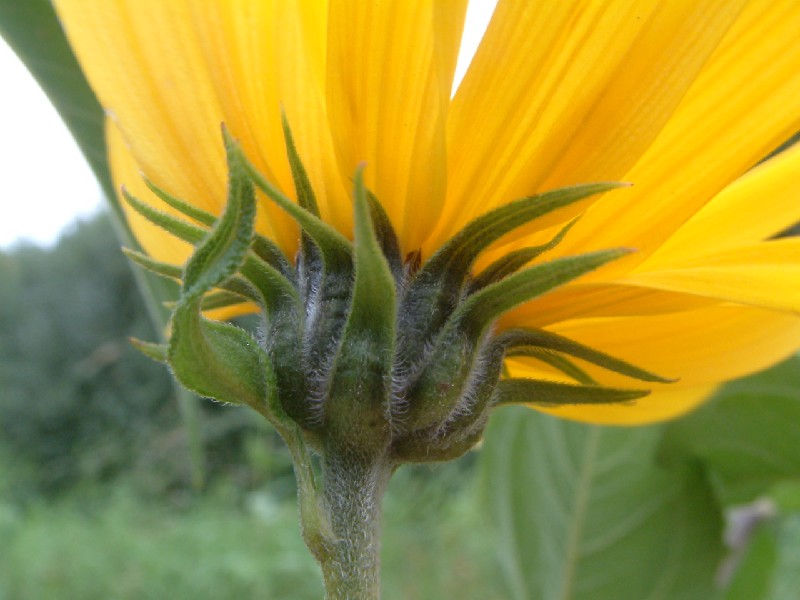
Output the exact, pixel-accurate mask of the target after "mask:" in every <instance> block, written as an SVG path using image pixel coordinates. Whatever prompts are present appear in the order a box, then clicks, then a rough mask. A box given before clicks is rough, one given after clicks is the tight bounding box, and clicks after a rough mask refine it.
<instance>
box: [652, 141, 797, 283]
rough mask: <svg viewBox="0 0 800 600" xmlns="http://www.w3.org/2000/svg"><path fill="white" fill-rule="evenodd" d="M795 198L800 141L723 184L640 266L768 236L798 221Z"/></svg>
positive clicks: (696, 254)
mask: <svg viewBox="0 0 800 600" xmlns="http://www.w3.org/2000/svg"><path fill="white" fill-rule="evenodd" d="M798 198H800V144H798V145H795V146H793V147H792V148H790V149H789V150H786V151H785V152H782V153H781V154H779V155H778V156H776V157H774V158H771V159H770V160H768V161H766V162H765V163H763V164H761V165H759V166H758V167H756V168H755V169H753V170H751V171H749V172H748V173H747V174H745V175H744V176H742V177H741V178H740V179H738V180H737V181H735V182H734V183H733V184H731V185H730V186H728V187H727V188H725V189H724V190H722V192H720V193H719V194H717V196H715V197H714V198H713V199H712V200H711V202H709V203H708V204H706V205H705V206H704V207H703V208H702V209H701V210H700V211H699V212H698V213H697V214H696V215H694V216H693V217H692V218H691V219H690V220H689V221H688V222H687V223H686V224H685V225H684V226H683V227H681V228H680V229H678V231H677V232H675V234H674V235H672V237H670V238H669V240H667V242H666V243H665V244H664V245H663V246H661V247H660V248H659V249H658V250H657V251H656V253H655V254H654V255H653V256H651V257H650V258H649V259H648V260H647V261H646V262H645V264H644V265H642V267H643V268H645V269H647V270H651V269H657V268H659V267H664V266H667V265H669V264H672V263H676V262H679V261H681V260H686V259H691V258H693V257H699V256H703V255H706V254H710V253H714V252H721V251H723V250H728V249H731V248H735V247H736V246H742V245H746V244H752V243H755V242H758V241H760V240H764V239H767V238H770V237H772V236H773V235H775V234H777V233H779V232H781V231H783V230H784V229H786V228H787V227H790V226H791V225H794V224H795V223H797V222H798V221H800V201H798Z"/></svg>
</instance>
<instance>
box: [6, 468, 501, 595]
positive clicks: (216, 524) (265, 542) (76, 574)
mask: <svg viewBox="0 0 800 600" xmlns="http://www.w3.org/2000/svg"><path fill="white" fill-rule="evenodd" d="M457 470H458V469H455V470H454V469H453V468H452V467H451V466H448V467H442V468H439V469H436V470H434V471H428V472H426V473H420V472H414V471H412V470H409V471H407V472H405V473H404V474H403V473H401V474H400V475H399V476H398V478H397V479H396V480H395V481H394V482H393V485H392V490H391V492H390V495H389V497H388V499H387V502H386V506H385V515H386V536H385V545H384V552H383V557H384V565H385V566H384V569H385V576H384V578H385V581H384V586H385V598H387V600H392V599H403V600H406V599H408V600H415V599H419V600H427V599H432V598H464V599H465V600H471V599H474V600H491V599H493V598H494V599H498V600H499V599H500V598H503V597H504V596H503V595H502V594H500V592H499V591H497V588H499V584H498V582H497V577H496V576H495V562H494V559H493V554H494V553H493V551H492V549H491V546H490V545H489V544H488V543H487V541H486V536H485V535H482V533H481V530H482V527H483V524H482V522H481V520H480V518H479V515H478V513H477V511H476V504H475V502H474V501H473V498H474V497H475V495H474V494H469V493H466V494H465V493H451V492H453V491H454V490H452V489H450V490H448V489H446V488H448V487H451V486H453V485H458V486H459V487H461V486H462V485H463V483H464V478H462V477H461V475H462V474H460V473H456V472H455V471H457ZM454 476H457V477H458V480H459V482H460V483H457V482H455V481H454ZM469 479H471V478H469ZM442 480H444V484H445V485H444V486H442V483H443V482H442ZM448 483H449V484H450V485H448ZM0 538H2V539H3V550H2V552H0V598H2V599H6V598H7V599H9V600H11V599H14V600H38V599H40V598H54V599H59V600H60V599H73V598H74V599H76V600H77V599H80V600H94V599H97V600H100V599H102V600H106V599H112V598H113V599H114V600H123V599H125V600H127V599H131V600H133V599H136V600H139V599H150V598H152V599H154V600H155V599H162V598H170V599H173V598H174V599H183V598H186V599H191V600H203V599H206V598H208V599H214V600H225V599H228V598H230V599H236V600H246V599H250V598H253V599H256V598H259V599H260V598H287V599H288V598H291V599H292V600H295V599H296V600H305V599H309V600H310V599H319V598H320V597H321V596H322V580H321V576H320V574H319V569H318V567H317V565H316V564H315V563H314V562H313V560H312V559H311V557H310V556H309V554H308V551H307V550H306V548H305V546H304V544H303V542H302V540H301V538H300V532H299V530H298V524H297V509H296V506H295V504H294V502H292V501H289V500H282V501H281V500H276V499H275V498H274V496H273V495H272V494H271V493H270V491H269V488H265V489H263V490H259V491H254V492H250V493H247V494H244V495H240V494H239V493H238V491H237V490H234V489H233V488H232V487H231V486H223V487H221V488H218V489H216V490H215V491H214V492H213V493H209V494H207V495H205V496H204V497H200V498H194V497H190V496H181V495H177V496H175V497H173V498H172V499H171V500H170V501H169V502H163V501H161V502H153V501H144V502H142V501H141V499H140V498H138V497H137V495H136V492H135V491H133V490H131V489H130V487H127V486H124V485H122V486H120V485H117V486H115V487H114V488H113V489H104V490H103V491H101V488H94V489H92V490H83V491H82V492H81V493H73V494H71V495H69V496H67V497H64V498H61V499H59V500H58V501H56V502H48V503H35V504H33V505H29V506H27V507H25V508H20V507H15V506H13V505H11V504H0Z"/></svg>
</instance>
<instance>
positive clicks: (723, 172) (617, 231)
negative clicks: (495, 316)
mask: <svg viewBox="0 0 800 600" xmlns="http://www.w3.org/2000/svg"><path fill="white" fill-rule="evenodd" d="M798 31H800V3H798V2H796V1H795V0H775V1H773V2H751V3H750V4H749V5H748V7H747V8H746V10H745V11H744V12H743V13H742V16H741V17H740V18H739V19H738V20H737V22H736V24H735V25H734V27H733V28H731V30H730V32H729V33H728V35H727V36H726V38H725V40H723V42H722V43H721V44H720V46H719V48H718V49H717V50H716V51H715V53H714V54H713V55H712V57H711V58H710V59H709V61H708V63H707V65H706V66H705V67H704V68H703V70H702V72H701V73H700V75H699V77H698V79H697V81H696V82H695V84H694V85H693V86H692V88H691V89H690V90H689V92H688V94H687V95H686V97H685V98H684V100H683V101H682V102H681V104H680V106H679V107H678V109H677V110H676V112H675V114H674V115H673V116H672V118H671V119H670V120H669V122H668V123H667V125H666V127H665V128H664V129H663V130H662V132H661V134H660V135H659V137H658V138H657V139H656V141H655V142H654V143H653V145H652V146H650V148H649V149H648V151H647V153H646V154H645V155H644V156H643V157H642V158H641V160H640V161H639V162H638V163H637V164H636V166H634V167H633V169H631V171H630V172H629V173H628V174H626V175H625V179H626V180H628V181H631V182H633V183H634V187H633V188H632V189H631V190H626V193H625V194H609V195H607V196H606V197H605V198H604V199H603V201H602V202H599V203H595V204H594V205H593V206H592V207H591V208H590V209H589V210H588V211H587V213H586V214H585V215H584V217H583V218H582V219H581V221H580V222H579V223H578V224H577V225H576V226H575V227H574V228H573V230H572V232H570V236H569V238H568V239H567V240H565V243H564V244H563V245H562V247H561V248H559V251H562V252H565V253H571V252H574V251H575V250H576V249H577V248H580V249H581V250H582V251H585V250H587V249H594V248H606V247H610V246H616V245H618V244H623V245H626V246H632V247H634V248H637V249H638V250H639V252H637V253H636V254H635V255H632V256H630V257H628V258H626V259H625V260H624V261H619V262H617V263H612V264H611V265H609V266H608V267H607V268H606V269H604V271H603V274H599V273H598V274H595V275H594V277H603V276H606V275H607V274H608V273H611V272H621V271H624V270H626V269H629V268H631V267H632V265H635V264H636V263H638V262H640V261H642V260H644V259H645V258H646V257H647V256H648V255H649V254H650V253H651V252H653V251H654V250H655V249H656V248H658V246H659V245H660V244H661V243H663V242H664V241H665V240H667V239H668V238H669V237H670V235H672V234H673V233H674V232H675V231H676V230H677V229H678V228H679V227H680V226H681V225H683V223H685V222H686V221H688V220H689V219H690V218H691V217H692V216H693V215H694V214H695V213H696V212H697V211H698V210H699V209H700V208H701V207H702V206H703V205H704V204H705V203H706V202H708V201H709V200H710V199H711V198H713V197H714V196H715V195H716V194H717V193H719V192H720V191H721V190H722V189H723V188H725V187H726V186H727V185H729V184H730V183H732V182H733V181H734V180H735V179H737V178H738V177H739V176H740V175H742V174H743V173H744V172H745V171H746V170H748V169H749V168H750V167H752V166H753V165H754V164H756V163H757V162H758V161H759V160H761V159H762V158H763V157H764V156H766V155H767V154H768V153H769V152H770V151H771V150H773V149H774V148H775V147H776V146H778V145H779V144H780V143H782V142H783V141H785V140H786V139H788V138H789V136H790V135H792V134H793V133H795V132H796V131H797V129H798V128H800V69H798V68H797V65H798V64H800V44H798V43H797V32H798ZM590 279H591V277H590Z"/></svg>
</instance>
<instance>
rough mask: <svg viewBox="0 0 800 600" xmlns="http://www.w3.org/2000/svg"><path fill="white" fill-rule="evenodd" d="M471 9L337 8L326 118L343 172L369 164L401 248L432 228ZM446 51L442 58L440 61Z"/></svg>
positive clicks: (450, 5)
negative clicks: (460, 28) (456, 27)
mask: <svg viewBox="0 0 800 600" xmlns="http://www.w3.org/2000/svg"><path fill="white" fill-rule="evenodd" d="M465 7H466V3H465V2H454V1H449V0H448V1H447V2H443V3H439V2H436V3H434V2H432V1H431V0H404V1H403V2H395V1H391V0H378V1H375V2H353V1H352V0H331V2H330V9H329V29H328V63H327V70H328V77H327V85H328V87H327V92H328V114H329V117H330V120H331V128H332V131H333V135H334V144H335V147H336V151H337V153H338V155H339V164H340V165H341V169H342V171H343V172H344V173H346V174H347V175H348V176H351V175H352V173H354V172H355V169H356V166H357V165H358V164H359V163H360V162H362V161H365V162H366V163H367V168H366V170H365V178H366V183H367V185H368V186H369V187H370V189H371V190H372V191H373V192H374V193H375V194H376V195H377V197H378V199H379V200H380V201H381V202H382V203H383V205H384V207H385V208H386V211H387V213H388V214H389V217H390V219H391V220H392V223H393V224H394V226H395V228H396V229H397V231H398V235H399V237H400V240H401V244H402V245H403V247H404V249H405V250H407V251H408V250H413V249H415V248H417V247H419V244H420V243H421V241H422V239H423V238H424V237H426V236H427V235H428V233H429V231H430V229H431V227H432V226H433V224H434V223H435V222H436V219H437V218H438V215H439V213H440V209H441V206H442V202H443V201H444V191H445V115H446V110H447V105H448V101H449V93H450V87H451V85H452V80H453V71H454V69H455V60H453V59H452V55H453V54H454V53H455V52H456V51H455V50H454V48H456V47H457V45H458V43H459V38H460V36H459V35H456V34H455V33H454V32H453V30H452V29H451V28H445V29H441V30H437V29H436V26H437V24H439V23H441V22H442V21H447V20H452V22H453V23H459V22H461V23H463V19H464V16H463V12H464V10H465ZM441 53H444V54H441Z"/></svg>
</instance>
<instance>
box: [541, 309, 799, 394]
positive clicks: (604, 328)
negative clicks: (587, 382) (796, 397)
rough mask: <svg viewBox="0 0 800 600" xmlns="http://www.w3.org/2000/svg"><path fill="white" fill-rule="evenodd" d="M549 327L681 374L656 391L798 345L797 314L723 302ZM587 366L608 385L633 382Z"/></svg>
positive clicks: (756, 366) (745, 367)
mask: <svg viewBox="0 0 800 600" xmlns="http://www.w3.org/2000/svg"><path fill="white" fill-rule="evenodd" d="M548 329H552V331H555V332H556V333H559V334H561V335H564V336H566V337H569V338H572V339H575V340H576V341H578V342H580V343H582V344H586V345H587V346H591V347H594V348H598V349H599V350H602V351H603V352H607V353H608V354H611V355H613V356H617V357H619V358H622V359H624V360H628V361H630V362H632V363H634V364H636V365H639V366H640V367H642V368H645V369H648V370H651V371H653V372H655V373H658V374H659V375H663V376H665V377H678V378H680V379H679V381H678V382H677V383H673V384H667V385H664V386H659V385H657V384H656V387H657V388H659V389H673V388H683V387H696V386H701V385H707V384H711V383H718V382H720V381H726V380H729V379H734V378H736V377H742V376H744V375H749V374H750V373H753V372H755V371H759V370H760V369H763V368H765V367H768V366H770V365H772V364H774V363H776V362H778V361H779V360H782V359H783V358H785V357H787V356H789V355H790V354H792V353H793V352H794V351H795V350H796V349H797V347H798V345H799V343H800V342H798V340H800V318H798V317H797V316H796V315H790V314H786V313H779V312H774V311H768V310H764V309H759V308H752V307H744V306H736V305H726V304H719V305H714V306H709V307H706V308H699V309H696V310H691V311H683V312H678V313H673V314H668V315H662V316H656V315H652V316H646V317H627V318H618V319H614V318H610V319H586V320H574V321H570V322H567V323H559V324H556V325H553V326H552V327H549V328H548ZM590 370H591V372H592V375H593V376H596V377H598V379H599V380H600V381H602V382H604V383H607V384H609V385H627V386H630V385H631V384H632V383H631V380H630V379H627V378H624V377H622V376H618V375H614V374H611V373H607V372H603V371H595V370H592V369H591V367H590ZM650 385H652V384H648V387H649V386H650Z"/></svg>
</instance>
